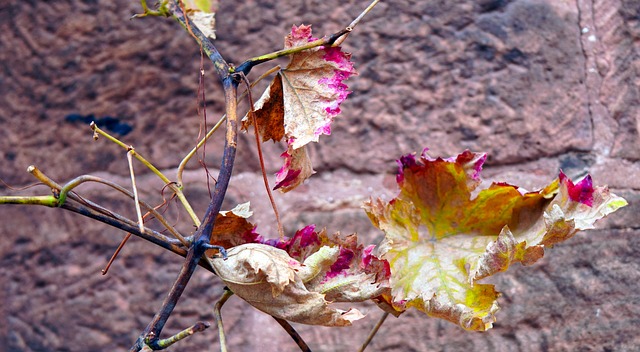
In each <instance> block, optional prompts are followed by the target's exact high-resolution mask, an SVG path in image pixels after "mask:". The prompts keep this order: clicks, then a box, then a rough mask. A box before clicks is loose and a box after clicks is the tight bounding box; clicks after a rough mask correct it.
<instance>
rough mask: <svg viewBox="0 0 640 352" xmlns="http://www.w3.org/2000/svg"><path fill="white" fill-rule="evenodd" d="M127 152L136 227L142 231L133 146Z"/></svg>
mask: <svg viewBox="0 0 640 352" xmlns="http://www.w3.org/2000/svg"><path fill="white" fill-rule="evenodd" d="M130 148H131V149H130V150H129V151H128V152H127V162H128V163H129V174H130V175H131V187H132V188H133V201H134V203H135V206H136V215H137V216H138V227H139V228H140V232H143V231H144V221H143V220H142V210H140V203H139V202H140V197H138V187H137V186H136V176H135V175H136V174H135V172H134V171H133V159H132V158H131V155H132V154H133V153H134V151H133V147H130Z"/></svg>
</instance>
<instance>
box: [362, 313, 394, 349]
mask: <svg viewBox="0 0 640 352" xmlns="http://www.w3.org/2000/svg"><path fill="white" fill-rule="evenodd" d="M388 316H389V313H387V312H384V314H382V317H381V318H380V320H378V322H377V323H376V325H375V326H374V327H373V329H372V330H371V332H370V333H369V336H367V339H366V340H365V341H364V343H363V344H362V347H360V349H359V350H358V352H364V350H365V349H366V348H367V346H369V343H371V340H373V337H374V336H376V334H377V333H378V330H380V327H381V326H382V323H384V321H385V320H386V319H387V317H388Z"/></svg>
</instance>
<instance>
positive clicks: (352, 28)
mask: <svg viewBox="0 0 640 352" xmlns="http://www.w3.org/2000/svg"><path fill="white" fill-rule="evenodd" d="M379 2H380V0H373V1H372V2H371V4H369V6H367V8H366V9H364V11H362V12H361V13H360V15H358V17H356V19H355V20H353V21H352V22H351V23H350V24H349V26H348V27H347V30H349V32H347V33H346V34H345V35H343V36H342V37H340V38H338V39H337V40H336V42H335V43H333V46H340V45H342V42H344V41H345V40H346V39H347V37H348V36H349V34H350V33H351V32H352V31H353V30H354V29H355V28H356V26H357V25H358V23H360V21H361V20H362V19H363V18H364V16H365V15H366V14H368V13H369V11H371V10H372V9H373V7H374V6H376V5H377V4H378V3H379Z"/></svg>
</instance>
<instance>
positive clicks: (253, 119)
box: [238, 72, 284, 241]
mask: <svg viewBox="0 0 640 352" xmlns="http://www.w3.org/2000/svg"><path fill="white" fill-rule="evenodd" d="M238 74H239V75H240V76H241V77H242V79H243V81H244V84H245V85H246V86H247V95H248V97H249V112H248V113H247V114H248V115H249V116H250V117H251V122H252V123H253V131H254V135H255V137H256V148H257V149H258V160H259V161H260V170H261V171H262V181H263V182H264V188H265V189H266V190H267V196H268V197H269V202H271V208H272V209H273V213H274V214H275V216H276V222H277V223H278V234H279V237H280V240H281V241H282V240H283V239H284V226H282V220H280V212H279V211H278V206H277V205H276V201H275V199H273V193H271V187H270V186H269V179H268V178H267V171H266V168H265V166H264V156H263V155H262V146H261V143H260V132H259V131H258V119H257V118H256V114H255V113H254V110H255V108H254V104H253V97H252V96H251V86H250V85H249V80H248V79H247V76H245V75H244V73H242V72H239V73H238Z"/></svg>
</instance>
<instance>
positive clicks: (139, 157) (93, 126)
mask: <svg viewBox="0 0 640 352" xmlns="http://www.w3.org/2000/svg"><path fill="white" fill-rule="evenodd" d="M90 126H91V129H92V130H93V133H94V136H95V137H94V139H96V138H97V136H98V135H102V136H104V137H105V138H106V139H108V140H109V141H111V142H113V143H115V144H117V145H119V146H120V147H122V148H124V149H126V150H127V152H129V151H133V153H132V156H133V157H135V158H136V159H137V160H138V161H139V162H141V163H142V164H143V165H144V166H146V167H147V168H148V169H149V170H151V172H153V173H154V174H155V175H156V176H158V177H159V178H160V179H161V180H162V182H164V183H165V185H167V186H168V187H169V188H170V189H171V190H172V191H173V193H175V194H176V196H177V197H178V200H180V203H182V206H183V207H184V209H185V211H186V212H187V214H189V216H190V217H191V220H192V221H193V223H194V224H195V225H196V226H200V219H198V216H197V215H196V213H195V212H194V211H193V208H192V207H191V204H189V201H188V200H187V198H186V197H185V196H184V193H183V192H182V185H181V184H178V185H177V184H176V183H175V182H173V181H171V180H169V178H167V177H166V176H165V175H164V174H163V173H162V172H160V170H158V168H156V167H155V166H153V164H151V163H150V162H149V161H148V160H147V159H145V158H144V157H143V156H142V155H140V154H138V153H137V152H136V151H135V150H133V148H132V147H131V146H130V145H126V144H125V143H123V142H121V141H120V140H119V139H117V138H116V137H114V136H112V135H110V134H109V133H107V132H105V131H104V130H102V129H100V128H99V127H98V126H96V124H95V123H93V122H92V123H91V125H90Z"/></svg>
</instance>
